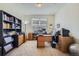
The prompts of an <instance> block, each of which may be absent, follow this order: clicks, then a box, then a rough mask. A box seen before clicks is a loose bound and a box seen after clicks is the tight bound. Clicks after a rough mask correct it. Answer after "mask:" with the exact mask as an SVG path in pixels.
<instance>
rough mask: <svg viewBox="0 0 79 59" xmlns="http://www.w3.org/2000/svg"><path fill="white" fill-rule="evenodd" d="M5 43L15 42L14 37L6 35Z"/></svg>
mask: <svg viewBox="0 0 79 59" xmlns="http://www.w3.org/2000/svg"><path fill="white" fill-rule="evenodd" d="M4 41H5V43H6V44H7V43H9V42H13V38H12V37H5V38H4Z"/></svg>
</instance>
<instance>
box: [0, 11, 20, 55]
mask: <svg viewBox="0 0 79 59" xmlns="http://www.w3.org/2000/svg"><path fill="white" fill-rule="evenodd" d="M17 33H21V20H20V19H18V18H16V17H15V16H13V15H11V14H9V13H7V12H5V11H2V10H0V55H5V54H7V53H8V52H10V51H11V50H13V49H14V48H15V45H16V44H18V42H16V41H17V40H18V38H17V39H16V37H13V36H14V35H15V36H17ZM18 35H19V34H18Z"/></svg>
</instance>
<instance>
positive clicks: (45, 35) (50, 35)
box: [43, 35, 52, 36]
mask: <svg viewBox="0 0 79 59" xmlns="http://www.w3.org/2000/svg"><path fill="white" fill-rule="evenodd" d="M43 36H52V35H43Z"/></svg>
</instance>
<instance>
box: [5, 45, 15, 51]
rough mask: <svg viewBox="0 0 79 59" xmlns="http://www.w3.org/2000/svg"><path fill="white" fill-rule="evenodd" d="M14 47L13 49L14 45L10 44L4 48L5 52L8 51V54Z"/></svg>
mask: <svg viewBox="0 0 79 59" xmlns="http://www.w3.org/2000/svg"><path fill="white" fill-rule="evenodd" d="M12 48H13V47H12V44H8V45H6V46H4V50H5V51H6V52H8V51H9V50H11V49H12Z"/></svg>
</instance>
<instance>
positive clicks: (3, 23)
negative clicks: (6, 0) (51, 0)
mask: <svg viewBox="0 0 79 59" xmlns="http://www.w3.org/2000/svg"><path fill="white" fill-rule="evenodd" d="M78 19H79V3H0V56H79V33H78V30H79V27H78V25H79V23H78V22H79V20H78Z"/></svg>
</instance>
